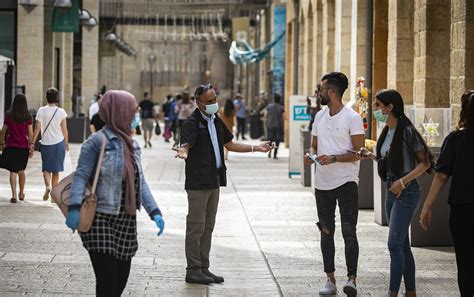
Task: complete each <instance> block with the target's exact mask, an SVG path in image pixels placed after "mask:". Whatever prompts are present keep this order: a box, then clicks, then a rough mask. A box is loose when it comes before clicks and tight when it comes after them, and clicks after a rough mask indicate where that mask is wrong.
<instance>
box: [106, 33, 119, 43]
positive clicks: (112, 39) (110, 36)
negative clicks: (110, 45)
mask: <svg viewBox="0 0 474 297" xmlns="http://www.w3.org/2000/svg"><path fill="white" fill-rule="evenodd" d="M104 40H105V41H108V42H116V41H117V35H115V33H112V32H110V33H107V35H105V38H104Z"/></svg>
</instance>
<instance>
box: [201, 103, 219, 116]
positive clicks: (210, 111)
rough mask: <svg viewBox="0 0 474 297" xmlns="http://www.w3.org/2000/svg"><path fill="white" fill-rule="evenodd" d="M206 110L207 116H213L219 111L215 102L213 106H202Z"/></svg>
mask: <svg viewBox="0 0 474 297" xmlns="http://www.w3.org/2000/svg"><path fill="white" fill-rule="evenodd" d="M204 106H205V108H206V113H207V114H215V113H216V112H217V111H218V110H219V104H218V103H217V102H216V103H214V104H208V105H204Z"/></svg>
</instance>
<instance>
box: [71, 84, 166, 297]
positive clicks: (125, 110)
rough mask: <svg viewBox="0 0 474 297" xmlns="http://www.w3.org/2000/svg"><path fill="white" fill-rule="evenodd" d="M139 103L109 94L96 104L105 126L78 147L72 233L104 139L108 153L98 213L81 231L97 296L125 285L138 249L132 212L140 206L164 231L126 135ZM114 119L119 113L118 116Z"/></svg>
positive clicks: (138, 156)
mask: <svg viewBox="0 0 474 297" xmlns="http://www.w3.org/2000/svg"><path fill="white" fill-rule="evenodd" d="M136 109H137V104H136V101H135V97H134V96H133V95H132V94H130V93H128V92H126V91H108V92H107V93H105V95H104V96H103V98H102V101H101V102H100V109H99V113H100V117H101V118H102V119H103V120H104V121H105V127H104V128H102V129H101V130H100V131H99V132H98V133H94V134H92V135H91V136H90V137H89V139H88V140H87V141H86V142H84V143H83V144H82V147H81V152H80V155H79V160H78V163H77V168H76V173H75V175H74V178H73V181H72V186H71V193H70V205H69V207H68V213H67V217H66V225H67V226H68V227H69V228H71V229H72V230H76V229H77V227H78V226H79V221H80V208H81V202H82V199H83V196H84V189H85V187H86V184H87V183H88V182H89V181H90V180H91V179H93V178H94V172H95V169H94V168H95V167H96V165H97V161H98V158H99V154H100V151H101V146H102V143H103V141H105V143H106V145H105V151H106V155H105V156H104V159H103V161H102V164H100V166H101V167H100V175H99V179H98V183H97V190H96V196H97V209H96V214H95V217H94V220H93V223H92V226H91V228H90V230H89V231H87V232H84V233H79V235H80V237H81V240H82V244H83V246H84V248H85V249H86V250H87V251H88V253H89V257H90V259H91V262H92V267H93V269H94V273H95V277H96V294H97V296H120V295H121V294H122V292H123V290H124V289H125V286H126V285H127V280H128V276H129V273H130V265H131V261H132V257H133V256H135V253H136V252H137V250H138V241H137V217H136V211H137V209H140V206H141V205H143V207H144V208H145V210H146V211H147V213H148V214H149V216H150V218H151V219H152V220H153V221H154V222H155V223H156V225H157V227H158V228H159V229H160V230H159V232H158V236H159V235H160V234H161V233H162V232H163V229H164V221H163V218H162V216H161V211H160V209H159V208H158V206H157V205H156V202H155V200H154V199H153V195H152V193H151V191H150V189H149V187H148V185H147V183H146V181H145V177H144V173H143V168H142V165H141V151H140V146H139V145H138V142H137V141H136V140H133V138H132V137H131V136H130V134H131V132H132V127H131V123H132V120H133V118H134V116H135V112H136ZM117 115H120V117H119V116H117Z"/></svg>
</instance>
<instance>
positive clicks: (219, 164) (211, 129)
mask: <svg viewBox="0 0 474 297" xmlns="http://www.w3.org/2000/svg"><path fill="white" fill-rule="evenodd" d="M201 114H202V117H203V118H204V119H205V120H206V121H207V130H208V131H209V135H210V136H211V142H212V147H213V148H214V155H215V156H216V166H217V168H221V167H222V159H221V151H220V150H219V141H218V140H217V131H216V125H214V120H215V119H216V116H215V115H214V114H212V115H211V116H210V117H209V116H208V115H206V114H204V113H203V112H201Z"/></svg>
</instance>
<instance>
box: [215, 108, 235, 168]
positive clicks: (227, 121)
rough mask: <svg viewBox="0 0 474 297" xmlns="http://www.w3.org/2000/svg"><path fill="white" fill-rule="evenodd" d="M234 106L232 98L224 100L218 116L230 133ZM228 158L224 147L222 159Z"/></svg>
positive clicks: (227, 152)
mask: <svg viewBox="0 0 474 297" xmlns="http://www.w3.org/2000/svg"><path fill="white" fill-rule="evenodd" d="M235 114H236V113H235V106H234V103H233V102H232V100H230V99H227V100H226V101H225V104H224V107H221V108H220V111H219V116H220V117H221V120H222V122H224V125H225V126H226V128H227V130H229V131H230V133H232V131H233V130H234V125H235ZM228 158H229V151H228V150H227V149H226V148H225V147H224V160H227V159H228Z"/></svg>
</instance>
